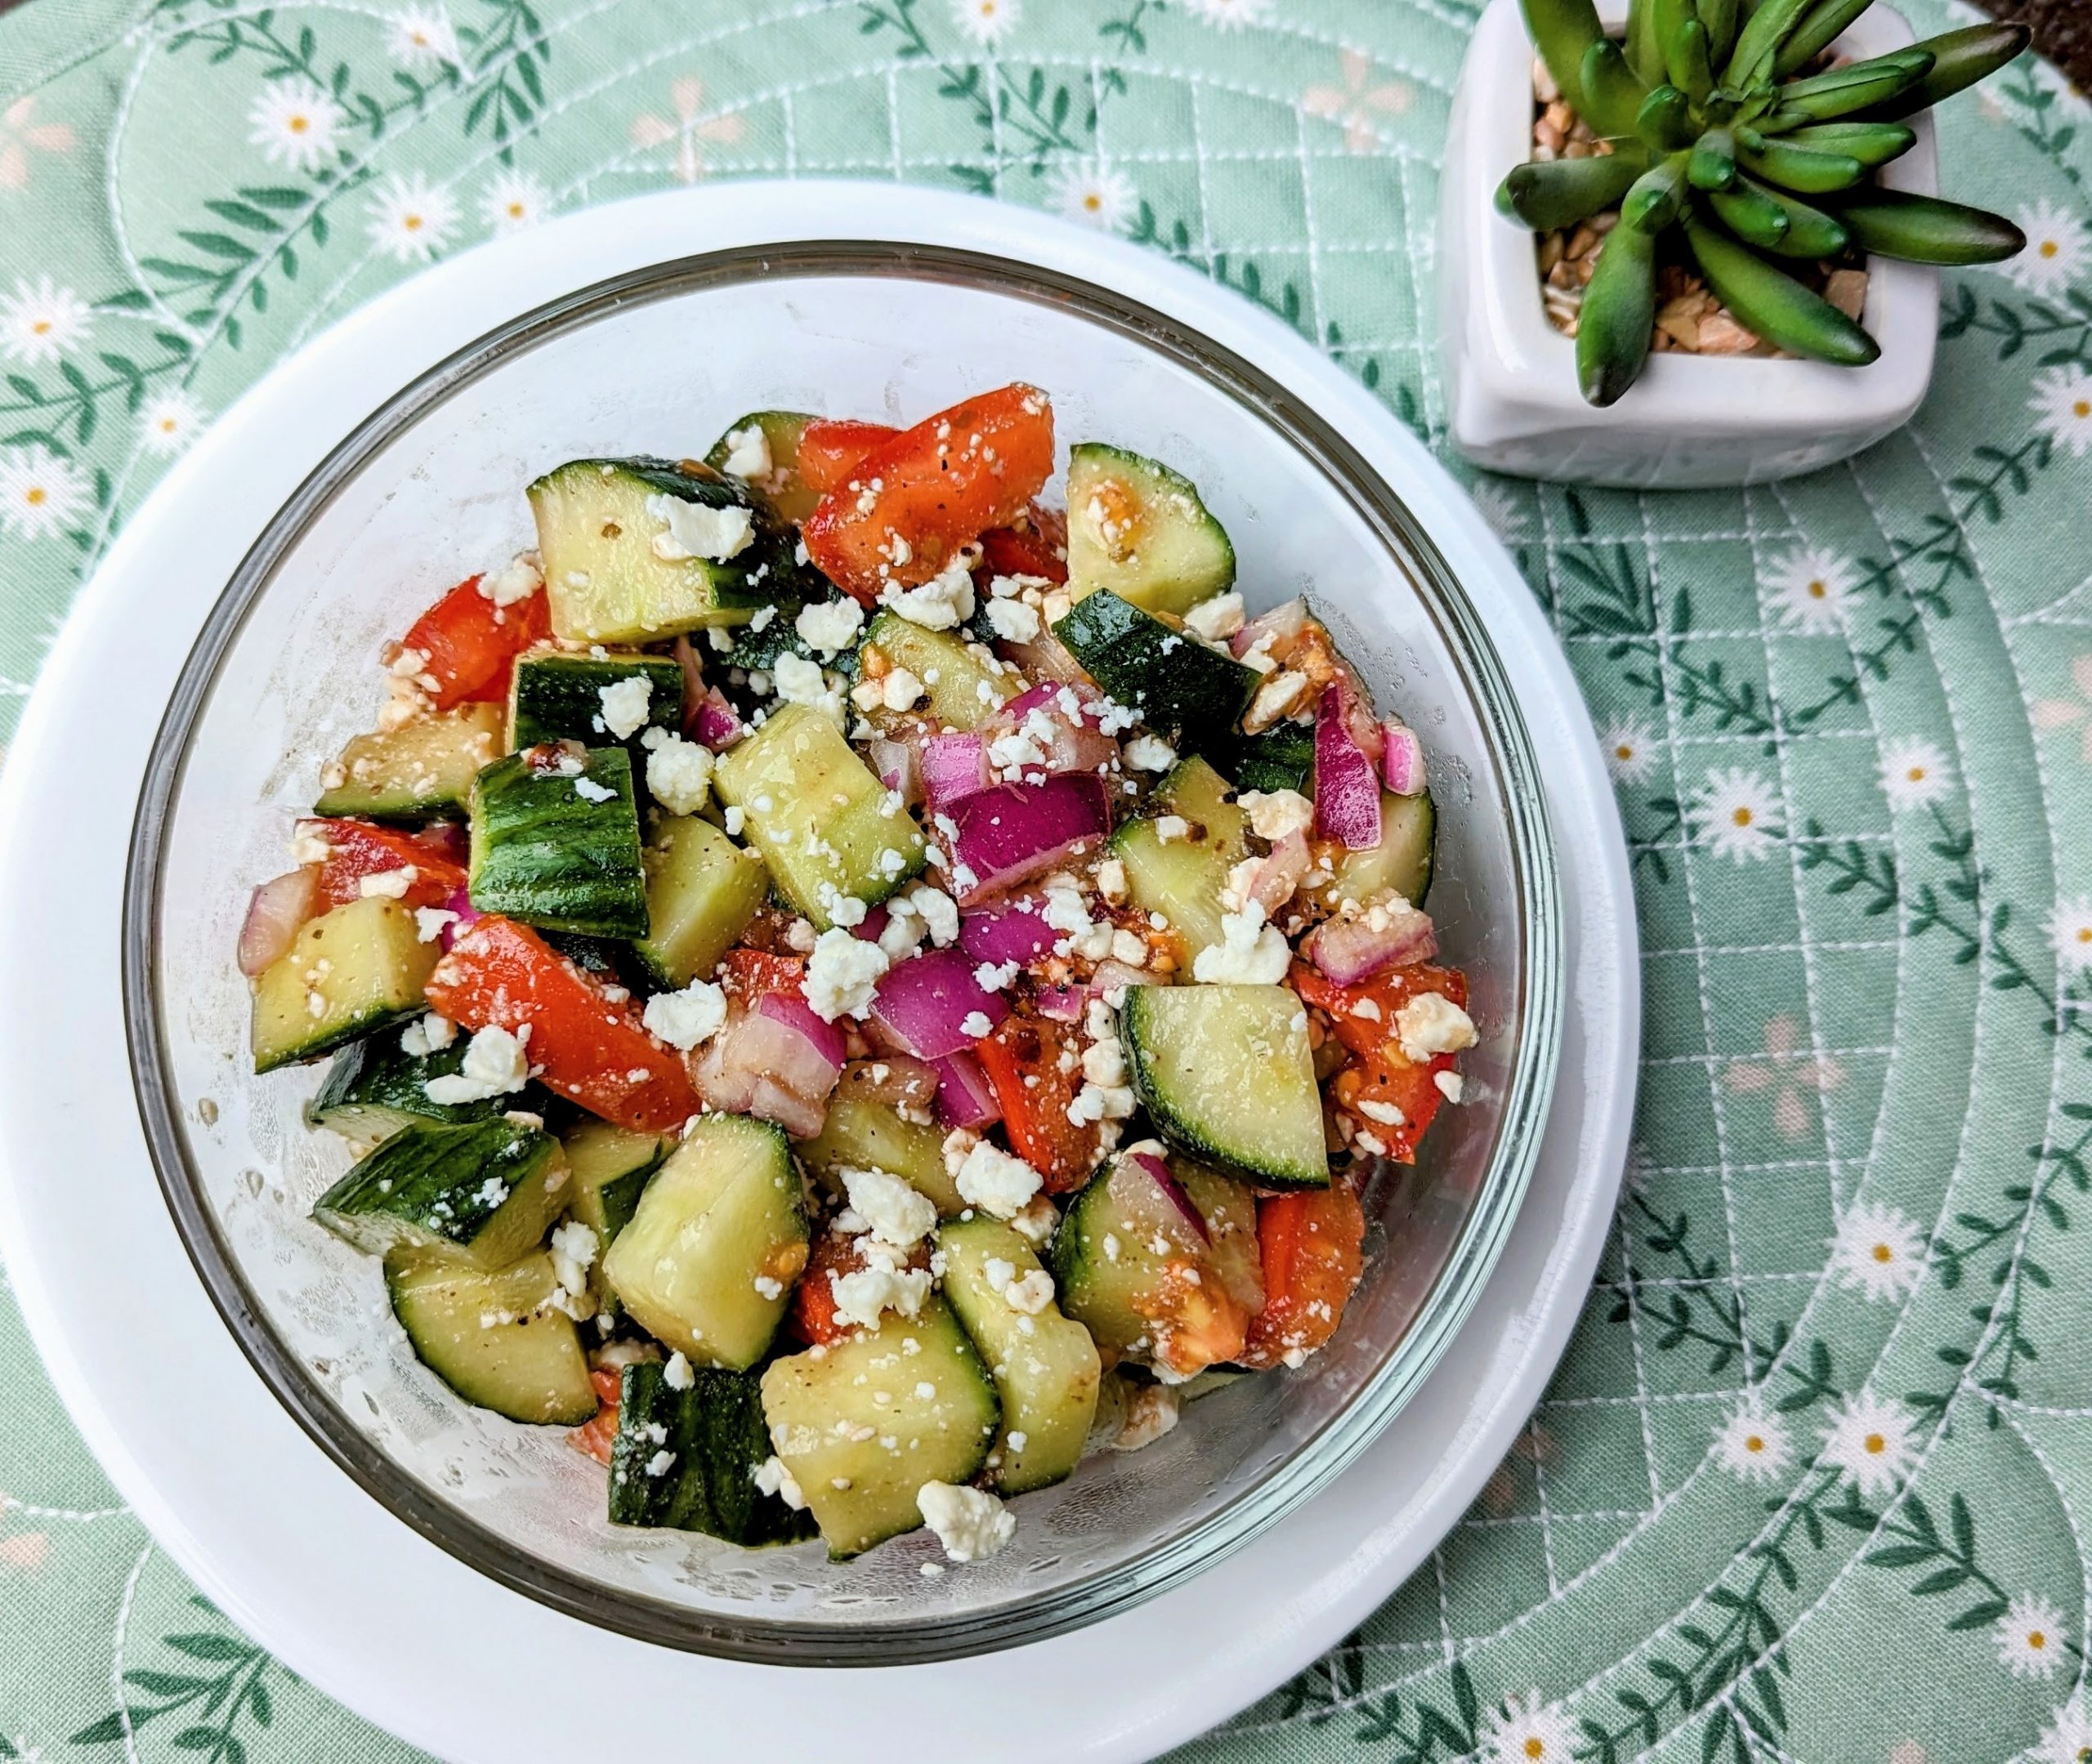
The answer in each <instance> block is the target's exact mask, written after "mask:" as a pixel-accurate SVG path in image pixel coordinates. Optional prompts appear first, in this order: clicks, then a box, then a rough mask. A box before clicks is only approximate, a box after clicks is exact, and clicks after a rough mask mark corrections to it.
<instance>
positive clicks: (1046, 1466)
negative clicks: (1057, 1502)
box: [937, 1217, 1104, 1494]
mask: <svg viewBox="0 0 2092 1764" xmlns="http://www.w3.org/2000/svg"><path fill="white" fill-rule="evenodd" d="M937 1248H939V1249H940V1250H941V1251H942V1252H943V1253H944V1258H945V1274H944V1292H945V1302H947V1303H948V1304H950V1306H951V1308H952V1310H953V1311H954V1314H955V1315H957V1316H958V1318H959V1324H960V1325H961V1326H962V1327H963V1329H965V1331H966V1333H967V1334H968V1337H969V1338H971V1339H972V1342H973V1345H974V1346H975V1347H976V1348H977V1350H978V1351H979V1352H980V1355H981V1360H983V1361H984V1362H985V1363H986V1365H987V1367H988V1369H989V1373H990V1376H991V1377H992V1378H994V1379H995V1393H996V1396H997V1398H998V1399H999V1401H1000V1403H1001V1405H1002V1412H1003V1413H1002V1431H1001V1432H1000V1433H999V1435H998V1436H997V1437H996V1440H995V1452H994V1455H993V1456H992V1457H991V1458H990V1460H989V1463H990V1466H991V1467H992V1468H993V1470H994V1471H995V1486H996V1487H997V1488H998V1489H1001V1490H1002V1491H1003V1492H1004V1493H1005V1494H1023V1493H1025V1492H1026V1490H1027V1489H1043V1488H1045V1487H1046V1486H1048V1485H1049V1484H1051V1483H1055V1482H1059V1481H1061V1480H1063V1479H1065V1478H1066V1476H1069V1475H1070V1474H1071V1473H1072V1472H1073V1471H1074V1469H1075V1466H1076V1464H1077V1463H1080V1461H1081V1458H1082V1453H1083V1445H1084V1441H1085V1440H1088V1437H1089V1429H1090V1424H1091V1422H1093V1421H1094V1420H1095V1418H1096V1416H1097V1381H1098V1380H1099V1379H1100V1378H1102V1376H1103V1372H1104V1368H1103V1364H1102V1361H1101V1360H1099V1358H1098V1357H1097V1343H1096V1342H1094V1341H1093V1339H1092V1338H1091V1337H1090V1333H1089V1331H1088V1330H1087V1329H1084V1327H1083V1326H1082V1325H1081V1324H1080V1323H1076V1322H1075V1321H1073V1320H1071V1319H1069V1318H1067V1317H1064V1316H1063V1315H1062V1314H1061V1307H1060V1306H1058V1305H1057V1304H1055V1303H1054V1302H1053V1301H1052V1300H1051V1299H1048V1301H1047V1302H1046V1303H1045V1305H1044V1307H1043V1308H1041V1309H1039V1310H1037V1311H1030V1310H1018V1309H1017V1308H1015V1307H1014V1306H1012V1304H1011V1303H1010V1302H1009V1300H1008V1297H1005V1296H1004V1295H1005V1293H1007V1292H1008V1289H1009V1287H1010V1284H1011V1283H1012V1280H1022V1279H1025V1278H1026V1276H1027V1275H1030V1274H1032V1273H1034V1272H1035V1271H1039V1268H1040V1263H1039V1257H1038V1256H1037V1254H1036V1253H1035V1252H1034V1251H1033V1249H1032V1247H1031V1245H1030V1244H1028V1243H1026V1241H1025V1240H1024V1239H1022V1238H1021V1237H1020V1236H1018V1235H1017V1233H1016V1232H1015V1231H1014V1230H1011V1228H1010V1227H1009V1226H1007V1225H1004V1224H1003V1223H1002V1222H1000V1221H999V1220H995V1219H990V1218H985V1217H976V1218H972V1219H965V1220H957V1221H953V1222H952V1223H950V1224H948V1225H946V1226H944V1227H943V1228H942V1229H941V1230H939V1231H938V1233H937Z"/></svg>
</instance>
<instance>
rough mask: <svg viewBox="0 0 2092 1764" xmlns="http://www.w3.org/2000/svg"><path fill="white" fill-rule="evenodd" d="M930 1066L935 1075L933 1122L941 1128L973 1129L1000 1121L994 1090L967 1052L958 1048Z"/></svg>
mask: <svg viewBox="0 0 2092 1764" xmlns="http://www.w3.org/2000/svg"><path fill="white" fill-rule="evenodd" d="M930 1064H931V1065H932V1067H933V1068H934V1069H935V1070H936V1074H937V1120H938V1122H939V1123H941V1125H943V1126H945V1127H967V1128H975V1129H979V1128H984V1127H986V1126H989V1125H990V1123H994V1122H996V1121H999V1120H1001V1119H1002V1118H1003V1108H1002V1105H1001V1104H1000V1103H999V1102H998V1101H996V1100H995V1086H994V1085H992V1084H990V1083H989V1082H988V1074H986V1072H984V1071H983V1070H981V1062H980V1061H978V1060H977V1059H976V1058H975V1057H974V1056H972V1054H971V1053H969V1052H967V1051H966V1050H965V1049H963V1048H961V1049H960V1050H959V1052H957V1053H948V1054H945V1056H943V1057H942V1058H941V1059H936V1060H932V1061H931V1062H930Z"/></svg>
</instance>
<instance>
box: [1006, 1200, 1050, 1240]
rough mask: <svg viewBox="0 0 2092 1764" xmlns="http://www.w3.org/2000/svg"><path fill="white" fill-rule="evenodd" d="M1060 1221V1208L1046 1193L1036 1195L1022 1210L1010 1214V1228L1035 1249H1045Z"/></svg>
mask: <svg viewBox="0 0 2092 1764" xmlns="http://www.w3.org/2000/svg"><path fill="white" fill-rule="evenodd" d="M1060 1223H1061V1210H1060V1208H1057V1207H1056V1206H1055V1205H1054V1204H1053V1202H1052V1201H1051V1200H1050V1199H1048V1198H1047V1196H1045V1195H1034V1196H1033V1197H1032V1199H1030V1201H1028V1202H1027V1203H1026V1204H1025V1206H1024V1208H1022V1210H1021V1211H1020V1212H1015V1213H1012V1215H1011V1216H1010V1229H1011V1230H1013V1231H1015V1232H1016V1233H1017V1235H1018V1236H1019V1237H1021V1238H1022V1239H1024V1240H1025V1242H1026V1243H1027V1244H1030V1245H1031V1247H1032V1248H1034V1249H1043V1248H1045V1247H1046V1245H1047V1244H1049V1243H1051V1242H1052V1241H1053V1233H1054V1232H1055V1231H1056V1230H1058V1229H1059V1228H1060Z"/></svg>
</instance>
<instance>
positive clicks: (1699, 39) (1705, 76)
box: [1673, 18, 1714, 105]
mask: <svg viewBox="0 0 2092 1764" xmlns="http://www.w3.org/2000/svg"><path fill="white" fill-rule="evenodd" d="M1673 49H1674V54H1675V56H1676V57H1677V60H1678V68H1679V75H1678V83H1679V85H1680V86H1681V87H1683V88H1684V92H1685V96H1687V97H1688V98H1690V99H1691V100H1692V102H1693V103H1694V104H1696V105H1702V104H1705V102H1706V101H1707V100H1708V99H1709V98H1710V97H1711V96H1713V94H1714V65H1713V63H1712V62H1710V60H1708V58H1707V57H1708V50H1707V27H1706V26H1705V25H1702V24H1701V22H1700V20H1697V19H1696V18H1691V19H1687V20H1686V21H1685V22H1684V23H1683V25H1679V28H1678V40H1677V42H1675V43H1674V45H1673Z"/></svg>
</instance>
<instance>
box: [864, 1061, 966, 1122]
mask: <svg viewBox="0 0 2092 1764" xmlns="http://www.w3.org/2000/svg"><path fill="white" fill-rule="evenodd" d="M952 1057H953V1058H954V1059H956V1058H958V1057H959V1056H957V1055H954V1056H952ZM940 1083H941V1073H940V1070H939V1068H938V1066H937V1065H933V1064H932V1062H930V1061H927V1060H918V1059H916V1058H914V1056H912V1055H909V1054H905V1053H883V1054H879V1055H878V1056H874V1058H871V1059H869V1060H852V1061H851V1062H850V1063H849V1065H846V1066H845V1067H843V1089H844V1090H846V1091H847V1092H849V1093H850V1094H851V1095H852V1096H859V1097H862V1098H864V1099H865V1101H869V1102H880V1103H884V1104H885V1105H887V1107H888V1108H889V1109H897V1110H901V1111H903V1112H904V1113H906V1114H911V1115H913V1116H914V1117H916V1118H918V1119H923V1118H927V1117H928V1114H929V1110H930V1105H932V1103H934V1102H935V1101H936V1098H937V1089H938V1086H939V1084H940Z"/></svg>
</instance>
